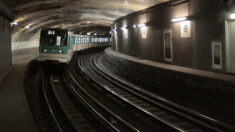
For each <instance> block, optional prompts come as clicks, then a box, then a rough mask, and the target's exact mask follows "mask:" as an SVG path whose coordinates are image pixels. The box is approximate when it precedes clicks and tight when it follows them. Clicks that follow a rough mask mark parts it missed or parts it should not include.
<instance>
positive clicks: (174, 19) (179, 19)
mask: <svg viewBox="0 0 235 132" xmlns="http://www.w3.org/2000/svg"><path fill="white" fill-rule="evenodd" d="M186 20H187V17H179V18H173V19H171V22H181V21H186Z"/></svg>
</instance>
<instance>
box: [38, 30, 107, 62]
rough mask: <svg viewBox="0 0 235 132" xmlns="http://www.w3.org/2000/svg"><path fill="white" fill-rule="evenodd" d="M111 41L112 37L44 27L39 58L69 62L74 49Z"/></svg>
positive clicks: (77, 49)
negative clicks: (79, 33)
mask: <svg viewBox="0 0 235 132" xmlns="http://www.w3.org/2000/svg"><path fill="white" fill-rule="evenodd" d="M111 41H112V40H111V38H110V37H98V36H90V35H76V34H73V33H71V32H68V31H67V30H64V29H56V28H47V29H42V30H41V33H40V42H39V56H38V58H37V60H38V61H40V62H44V61H53V62H59V63H68V62H69V61H70V59H71V57H72V55H73V52H74V51H79V50H84V49H87V48H91V47H102V46H107V45H109V44H110V42H111Z"/></svg>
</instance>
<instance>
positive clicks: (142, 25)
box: [138, 23, 146, 28]
mask: <svg viewBox="0 0 235 132" xmlns="http://www.w3.org/2000/svg"><path fill="white" fill-rule="evenodd" d="M145 26H146V24H145V23H143V24H138V27H139V28H141V27H145Z"/></svg>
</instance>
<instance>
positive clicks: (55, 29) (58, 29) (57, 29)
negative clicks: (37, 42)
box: [42, 28, 68, 32]
mask: <svg viewBox="0 0 235 132" xmlns="http://www.w3.org/2000/svg"><path fill="white" fill-rule="evenodd" d="M45 30H54V31H65V32H68V30H67V29H60V28H44V29H42V31H45Z"/></svg>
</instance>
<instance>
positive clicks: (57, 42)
mask: <svg viewBox="0 0 235 132" xmlns="http://www.w3.org/2000/svg"><path fill="white" fill-rule="evenodd" d="M60 43H61V36H57V37H56V45H57V46H60Z"/></svg>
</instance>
